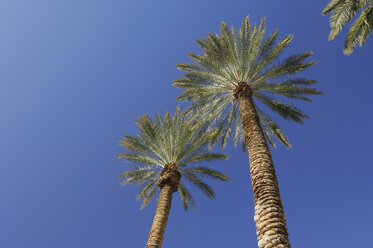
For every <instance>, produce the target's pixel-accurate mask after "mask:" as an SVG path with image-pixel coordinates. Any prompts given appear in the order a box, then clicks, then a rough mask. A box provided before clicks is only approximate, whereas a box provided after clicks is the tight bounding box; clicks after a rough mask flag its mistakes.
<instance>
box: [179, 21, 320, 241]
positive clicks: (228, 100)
mask: <svg viewBox="0 0 373 248" xmlns="http://www.w3.org/2000/svg"><path fill="white" fill-rule="evenodd" d="M220 32H221V34H220V35H218V34H208V35H207V37H206V38H205V39H202V40H199V41H197V43H198V44H199V45H200V46H201V48H202V55H196V54H189V55H190V58H191V59H192V60H193V63H189V64H181V65H178V68H179V69H182V70H184V71H185V74H184V76H185V77H184V78H181V79H178V80H175V82H174V85H175V86H179V87H182V88H184V92H183V93H182V94H181V95H180V96H179V97H178V99H179V100H184V101H191V106H190V107H189V108H188V110H187V112H188V113H190V114H191V115H193V116H196V117H200V118H201V119H204V120H208V121H210V123H212V124H215V125H216V129H217V130H219V131H220V134H221V135H220V138H221V141H222V147H224V146H225V144H226V143H227V141H228V139H229V137H230V135H231V133H234V143H235V145H236V144H237V142H238V140H241V141H242V145H243V147H245V146H247V149H248V152H249V159H250V173H251V183H252V187H253V191H254V202H255V217H254V220H255V222H256V227H257V235H258V245H259V247H290V244H289V240H288V232H287V228H286V223H285V214H284V210H283V206H282V203H281V198H280V192H279V188H278V183H277V178H276V173H275V168H274V166H273V162H272V157H271V153H270V150H269V147H268V145H267V142H266V139H267V140H268V141H269V142H270V144H272V145H274V142H273V140H272V138H271V136H275V137H276V138H277V139H279V140H280V141H281V142H282V143H283V144H284V145H285V146H287V147H290V144H289V142H288V140H287V138H286V136H285V135H284V133H283V131H282V130H281V129H280V127H279V125H278V124H277V123H276V122H275V121H274V120H273V119H272V118H271V117H270V116H269V115H268V114H267V113H266V112H265V111H264V110H263V109H262V107H263V105H264V106H265V107H268V108H269V109H270V110H272V111H273V112H275V113H277V114H279V115H280V116H282V117H283V118H285V119H287V120H292V121H295V122H298V123H302V122H303V119H304V118H308V116H307V115H305V114H304V113H303V112H302V111H301V110H300V109H298V108H296V107H294V106H293V105H292V104H291V103H286V102H283V100H281V97H282V98H294V99H300V100H305V101H311V99H309V98H308V95H314V94H321V93H320V92H319V91H317V90H315V89H312V88H309V87H308V86H309V85H312V84H314V83H316V81H314V80H308V79H303V78H295V77H293V75H295V74H297V73H298V72H300V71H302V70H304V69H306V68H308V67H310V66H311V65H313V64H315V62H314V61H311V62H306V59H307V58H308V57H309V56H311V54H312V53H310V52H307V53H303V54H296V55H292V56H290V57H288V58H286V59H283V60H278V58H279V56H280V54H281V53H282V51H283V50H284V48H285V47H287V46H288V45H289V44H290V42H291V40H292V39H293V38H292V36H286V37H285V38H283V39H282V40H280V41H279V42H278V43H276V37H277V30H276V31H274V32H273V33H272V34H271V35H270V36H269V37H268V38H266V39H264V38H263V37H264V32H265V30H264V19H263V20H262V21H261V23H260V25H259V26H257V25H255V24H254V25H253V26H252V27H251V28H250V25H249V19H248V17H246V18H245V19H244V21H243V22H242V27H241V29H240V30H239V32H238V33H236V31H235V30H234V28H232V29H231V30H229V29H228V27H227V25H226V24H225V23H224V22H223V23H222V24H221V26H220ZM254 99H255V101H254ZM259 104H262V105H259ZM212 124H211V125H212Z"/></svg>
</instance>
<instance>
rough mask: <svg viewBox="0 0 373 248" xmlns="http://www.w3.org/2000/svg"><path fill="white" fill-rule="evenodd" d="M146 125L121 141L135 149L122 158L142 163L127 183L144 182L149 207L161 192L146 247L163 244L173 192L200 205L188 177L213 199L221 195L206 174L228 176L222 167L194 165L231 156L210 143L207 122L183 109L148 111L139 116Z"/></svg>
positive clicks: (188, 202)
mask: <svg viewBox="0 0 373 248" xmlns="http://www.w3.org/2000/svg"><path fill="white" fill-rule="evenodd" d="M136 124H137V126H138V128H139V129H140V133H139V134H138V135H137V136H135V137H134V136H124V138H123V140H121V145H122V146H124V147H125V148H126V149H127V150H128V151H129V152H127V153H122V154H118V157H119V158H122V159H125V160H128V161H131V162H135V163H139V164H141V165H140V166H139V167H137V168H135V169H132V170H129V171H127V172H125V173H123V174H122V175H121V176H120V177H121V178H123V179H124V181H123V184H128V183H135V184H138V185H141V188H140V192H139V193H138V195H137V199H142V200H143V202H142V206H141V208H143V207H144V206H145V205H146V204H147V203H148V202H149V201H150V200H151V199H152V198H153V197H154V196H155V195H156V193H158V192H159V198H158V204H157V210H156V213H155V216H154V220H153V225H152V227H151V230H150V234H149V237H148V242H147V245H146V248H160V247H161V244H162V240H163V234H164V231H165V228H166V224H167V219H168V214H169V211H170V208H171V202H172V195H173V193H174V192H176V191H179V194H180V197H181V200H182V202H183V204H184V208H185V210H187V209H188V206H189V205H192V206H193V207H194V201H193V197H192V195H191V194H190V192H189V190H188V189H187V187H186V184H185V183H186V182H187V183H189V184H192V185H194V186H197V188H199V189H200V190H201V191H202V192H203V193H204V194H205V195H207V196H208V197H209V198H215V193H214V191H213V190H212V188H211V187H210V186H209V185H207V184H206V183H205V182H204V181H203V178H204V177H206V178H212V179H219V180H221V181H228V180H229V178H228V177H227V176H225V175H224V174H222V173H221V172H219V171H216V170H213V169H211V168H208V167H203V166H190V164H195V163H197V162H201V161H212V160H215V159H226V158H228V156H227V155H224V154H221V153H213V152H211V150H210V149H208V148H209V142H210V141H211V138H212V137H213V136H214V135H215V134H214V133H213V132H207V129H206V126H203V125H202V126H201V125H200V124H201V123H200V122H196V121H193V120H192V119H190V118H188V119H187V118H186V117H185V116H184V115H182V114H181V113H180V111H179V108H177V110H176V112H175V115H174V116H173V117H170V115H169V113H168V112H166V114H165V115H164V117H162V116H161V115H157V116H156V119H155V121H153V120H152V119H151V118H150V117H149V116H147V115H144V116H142V117H140V118H138V119H137V121H136Z"/></svg>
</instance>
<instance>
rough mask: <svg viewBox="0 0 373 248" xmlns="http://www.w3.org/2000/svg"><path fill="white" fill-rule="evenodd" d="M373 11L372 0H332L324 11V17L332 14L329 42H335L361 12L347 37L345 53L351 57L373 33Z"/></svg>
mask: <svg viewBox="0 0 373 248" xmlns="http://www.w3.org/2000/svg"><path fill="white" fill-rule="evenodd" d="M372 9H373V1H371V0H331V1H330V2H329V4H328V5H327V6H326V7H325V8H324V10H323V11H322V14H323V15H326V14H331V17H330V27H331V30H330V35H329V40H333V39H334V38H335V37H336V36H337V35H338V34H339V33H340V31H341V30H342V28H343V27H344V26H345V25H346V24H347V23H348V22H349V21H351V20H352V19H353V18H354V17H355V16H356V15H357V14H358V12H359V11H360V12H361V13H360V16H359V17H358V18H357V19H356V20H355V22H354V23H353V24H352V26H351V27H350V30H349V32H348V34H347V36H346V39H345V47H344V50H343V52H344V53H345V54H347V55H350V54H351V53H352V52H353V50H354V48H355V47H356V45H357V44H359V46H363V45H364V43H365V42H366V40H367V39H368V37H369V35H370V33H371V32H372V26H373V25H372V24H373V10H372Z"/></svg>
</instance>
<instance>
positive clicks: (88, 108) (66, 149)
mask: <svg viewBox="0 0 373 248" xmlns="http://www.w3.org/2000/svg"><path fill="white" fill-rule="evenodd" d="M325 4H326V1H306V0H292V1H278V0H268V1H250V0H245V1H243V0H242V1H238V0H231V1H227V0H224V1H223V0H208V1H207V0H205V1H197V0H189V1H171V0H169V1H125V0H106V1H103V0H101V1H96V0H65V1H57V0H44V1H41V0H34V1H26V0H24V1H20V0H12V1H1V2H0V116H1V119H0V247H4V248H5V247H6V248H24V247H30V248H50V247H53V248H62V247H63V248H65V247H70V248H78V247H79V248H80V247H90V248H102V247H110V248H123V247H126V248H137V247H144V246H145V243H146V240H147V236H148V232H149V229H150V226H151V223H152V220H153V215H154V211H155V206H156V205H155V204H156V202H155V201H153V202H152V203H151V204H150V205H149V206H147V207H146V208H145V209H144V210H142V211H141V210H139V207H140V202H138V201H136V200H135V195H136V192H137V187H136V186H126V187H121V186H120V180H119V178H118V176H119V175H120V174H121V173H122V172H123V171H125V170H126V169H127V168H130V167H131V164H130V163H125V162H124V161H120V160H117V159H116V157H115V155H116V154H117V153H119V152H121V151H122V150H121V147H119V146H118V142H119V140H120V139H121V137H122V135H124V134H130V135H133V134H135V132H136V128H135V125H134V120H135V118H136V117H137V116H139V115H142V114H143V113H148V114H150V115H155V114H156V113H163V112H164V111H165V110H166V109H169V110H171V111H173V110H174V109H175V106H176V105H177V101H176V96H177V95H178V94H179V93H180V92H181V91H180V89H177V88H175V87H172V86H171V83H172V81H173V80H174V79H176V78H179V77H180V76H181V73H180V72H179V71H177V69H176V63H183V62H186V61H188V59H187V53H188V52H198V51H199V48H198V46H197V44H196V43H195V40H196V39H199V38H202V37H204V36H205V35H206V34H207V33H208V32H216V31H218V27H219V24H220V22H221V21H222V20H224V21H226V22H227V23H228V24H229V25H234V26H235V27H238V26H239V25H240V22H241V20H242V18H244V17H245V16H246V15H248V14H249V15H250V17H251V20H252V21H253V22H258V21H259V20H260V19H261V18H262V17H264V16H267V24H266V27H267V31H268V33H269V32H270V31H273V30H274V29H275V28H277V29H279V34H280V36H284V35H287V34H294V35H295V39H294V41H293V44H292V45H291V46H290V48H289V49H288V50H287V53H296V52H304V51H314V52H315V55H314V59H315V60H317V61H318V62H319V63H318V64H317V65H316V66H314V67H313V68H311V69H309V70H308V71H307V72H305V73H304V74H303V76H305V77H308V78H313V79H316V80H318V81H319V82H320V84H319V85H318V86H317V87H318V89H320V90H322V91H324V92H325V95H324V96H318V97H315V98H314V99H315V101H314V102H313V103H306V104H301V105H299V106H300V107H301V108H303V109H304V111H305V112H306V113H307V114H309V115H310V116H311V119H310V120H307V121H306V123H305V124H304V125H303V126H301V125H297V124H292V123H287V122H282V121H281V124H282V127H283V128H284V129H285V131H286V133H287V134H288V136H289V139H290V141H291V142H292V144H293V146H294V149H292V150H287V149H285V148H283V147H281V146H279V148H278V149H276V150H273V158H274V161H275V166H276V170H277V173H278V178H279V183H280V190H281V194H282V199H283V203H284V207H285V211H286V217H287V222H288V228H289V233H290V240H291V243H292V246H293V247H302V248H314V247H318V248H323V247H325V248H330V247H340V248H344V247H345V248H350V247H368V246H369V245H371V240H370V239H371V236H372V231H373V229H372V225H371V223H372V221H373V212H372V211H371V210H372V205H373V194H372V189H373V180H372V173H373V166H372V160H371V156H370V155H371V154H370V153H371V152H372V151H371V150H372V149H371V148H372V145H371V140H372V139H373V135H372V127H373V117H372V107H373V98H372V97H371V94H372V92H373V83H372V78H371V75H372V62H371V61H372V54H373V38H370V39H368V41H367V43H366V45H365V47H363V48H358V49H356V50H355V52H354V53H353V55H352V56H345V55H343V53H342V47H343V37H341V36H338V37H337V39H336V40H335V41H333V42H328V41H327V38H328V32H329V26H328V17H322V16H321V15H320V12H321V10H322V8H323V6H324V5H325ZM344 34H345V32H344ZM224 152H226V153H228V154H230V155H231V159H230V160H228V161H224V162H217V163H215V164H214V165H216V166H215V168H217V169H220V170H222V171H224V172H226V173H227V174H228V175H229V176H230V177H231V178H232V181H231V182H230V183H228V184H224V183H220V182H213V183H212V184H213V186H214V188H215V190H216V193H217V199H216V200H215V201H214V200H209V199H206V198H205V197H203V196H202V195H201V194H200V193H199V192H198V191H195V190H194V191H193V192H194V195H195V198H196V204H197V210H198V212H197V213H194V212H193V211H189V212H185V211H184V210H183V208H182V206H181V203H180V201H179V199H178V197H175V198H174V201H173V206H172V209H171V214H170V217H169V223H168V226H167V228H166V233H165V239H164V245H163V247H165V248H167V247H174V248H184V247H185V248H186V247H208V248H209V247H214V248H226V247H257V241H256V234H255V224H254V220H253V195H252V190H251V186H250V182H249V166H248V158H247V157H246V156H245V155H244V154H243V153H242V152H241V150H240V149H237V150H235V149H234V148H233V146H232V145H229V146H228V147H227V149H225V150H224Z"/></svg>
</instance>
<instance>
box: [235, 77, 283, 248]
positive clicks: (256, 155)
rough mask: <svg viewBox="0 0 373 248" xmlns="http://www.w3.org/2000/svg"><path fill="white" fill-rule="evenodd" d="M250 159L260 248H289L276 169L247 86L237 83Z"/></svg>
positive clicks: (236, 93)
mask: <svg viewBox="0 0 373 248" xmlns="http://www.w3.org/2000/svg"><path fill="white" fill-rule="evenodd" d="M234 95H235V96H236V99H237V100H238V104H239V111H240V114H241V119H242V124H243V129H244V133H245V140H246V144H247V149H248V152H249V159H250V174H251V184H252V187H253V191H254V203H255V216H254V220H255V223H256V228H257V236H258V246H259V248H270V247H273V248H274V247H276V248H279V247H284V248H289V247H290V243H289V238H288V232H287V228H286V221H285V212H284V209H283V207H282V203H281V196H280V190H279V187H278V182H277V177H276V172H275V167H274V165H273V161H272V156H271V153H270V150H269V147H268V145H267V141H266V139H265V137H264V134H263V130H262V128H261V125H260V121H259V117H258V114H257V112H256V109H255V105H254V102H253V98H252V92H251V89H250V87H249V86H248V85H247V84H246V83H240V84H239V85H238V87H237V88H236V90H235V94H234Z"/></svg>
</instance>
